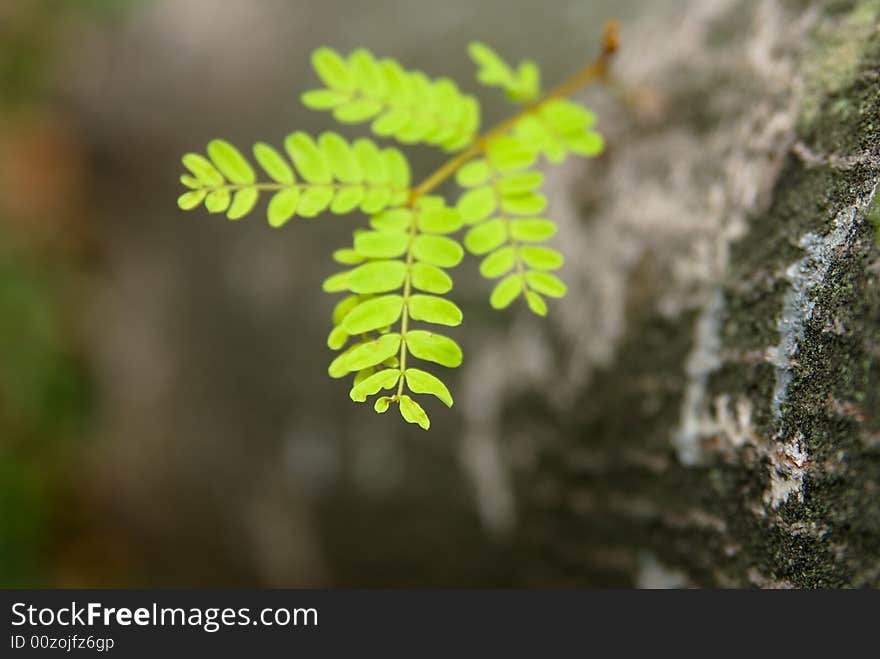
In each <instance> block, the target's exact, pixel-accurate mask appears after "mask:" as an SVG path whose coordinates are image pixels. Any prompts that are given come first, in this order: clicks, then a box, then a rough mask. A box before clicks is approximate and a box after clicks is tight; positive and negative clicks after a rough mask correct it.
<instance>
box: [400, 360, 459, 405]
mask: <svg viewBox="0 0 880 659" xmlns="http://www.w3.org/2000/svg"><path fill="white" fill-rule="evenodd" d="M405 377H406V386H407V387H409V390H410V391H412V392H413V393H416V394H433V395H435V396H437V398H439V399H440V400H442V401H443V402H444V403H446V407H452V394H450V393H449V389H447V388H446V385H445V384H443V382H441V381H440V378H438V377H436V376H434V375H431V374H430V373H428V372H427V371H423V370H421V369H418V368H408V369H406V373H405Z"/></svg>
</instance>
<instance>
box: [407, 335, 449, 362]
mask: <svg viewBox="0 0 880 659" xmlns="http://www.w3.org/2000/svg"><path fill="white" fill-rule="evenodd" d="M405 340H406V347H407V349H408V350H409V352H410V353H412V354H413V355H414V356H415V357H418V358H419V359H424V360H426V361H429V362H434V363H435V364H440V365H441V366H446V367H449V368H456V367H458V366H461V359H462V353H461V348H459V347H458V344H457V343H456V342H455V341H453V340H452V339H450V338H449V337H447V336H443V335H442V334H434V333H433V332H427V331H425V330H410V331H409V332H407V333H406V339H405Z"/></svg>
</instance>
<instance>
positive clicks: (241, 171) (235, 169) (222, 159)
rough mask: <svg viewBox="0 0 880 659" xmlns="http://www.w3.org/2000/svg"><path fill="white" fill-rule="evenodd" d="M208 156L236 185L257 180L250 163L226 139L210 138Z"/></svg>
mask: <svg viewBox="0 0 880 659" xmlns="http://www.w3.org/2000/svg"><path fill="white" fill-rule="evenodd" d="M208 156H209V157H210V158H211V160H213V161H214V164H215V165H216V166H217V169H219V170H220V171H221V172H222V173H223V175H224V176H225V177H226V178H227V179H228V180H230V181H232V182H233V183H235V184H237V185H250V184H252V183H254V182H255V181H256V180H257V177H256V174H254V169H253V167H251V166H250V163H248V161H247V160H245V158H244V156H243V155H241V152H240V151H239V150H238V149H236V148H235V147H234V146H232V145H231V144H230V143H229V142H227V141H226V140H211V141H210V142H209V143H208Z"/></svg>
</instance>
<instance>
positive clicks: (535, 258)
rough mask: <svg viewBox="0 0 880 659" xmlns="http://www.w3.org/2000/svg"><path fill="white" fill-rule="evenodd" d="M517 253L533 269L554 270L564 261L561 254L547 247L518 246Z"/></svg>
mask: <svg viewBox="0 0 880 659" xmlns="http://www.w3.org/2000/svg"><path fill="white" fill-rule="evenodd" d="M519 253H520V255H521V256H522V259H523V261H525V263H526V265H528V266H529V267H530V268H534V269H535V270H556V269H557V268H560V267H562V264H563V263H564V261H565V259H564V258H563V256H562V254H560V253H559V252H557V251H556V250H555V249H550V248H549V247H534V246H531V245H526V246H523V247H522V248H520V252H519Z"/></svg>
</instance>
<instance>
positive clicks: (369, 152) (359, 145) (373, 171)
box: [352, 137, 388, 186]
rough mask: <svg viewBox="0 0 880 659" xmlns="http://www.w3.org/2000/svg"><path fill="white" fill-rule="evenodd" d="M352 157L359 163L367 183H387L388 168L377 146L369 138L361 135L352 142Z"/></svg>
mask: <svg viewBox="0 0 880 659" xmlns="http://www.w3.org/2000/svg"><path fill="white" fill-rule="evenodd" d="M352 151H353V152H354V157H355V158H356V159H357V161H358V165H360V168H361V172H362V173H363V175H364V178H365V179H366V181H367V184H368V185H383V186H384V185H387V184H388V169H387V168H386V166H385V160H384V159H383V158H382V153H381V152H380V151H379V148H378V147H377V146H376V145H375V144H374V143H373V142H372V141H370V140H368V139H365V138H363V137H361V138H358V139H356V140H355V141H354V142H353V143H352Z"/></svg>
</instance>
